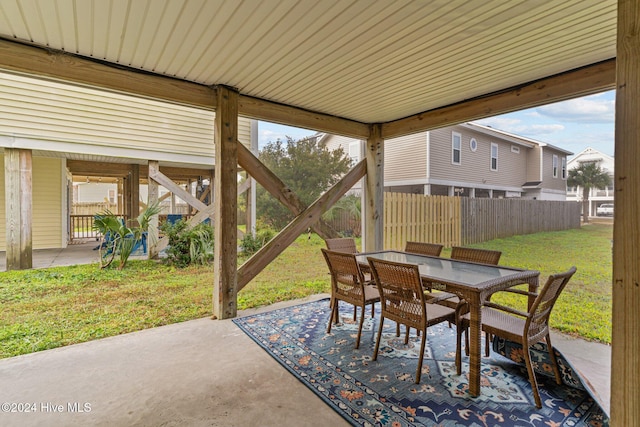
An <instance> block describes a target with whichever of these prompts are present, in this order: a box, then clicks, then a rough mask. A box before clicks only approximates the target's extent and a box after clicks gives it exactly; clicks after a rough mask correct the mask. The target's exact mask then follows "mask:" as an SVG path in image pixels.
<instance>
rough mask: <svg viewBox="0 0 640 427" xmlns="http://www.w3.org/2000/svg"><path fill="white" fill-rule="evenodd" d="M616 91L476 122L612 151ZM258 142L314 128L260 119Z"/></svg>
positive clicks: (578, 147) (576, 147)
mask: <svg viewBox="0 0 640 427" xmlns="http://www.w3.org/2000/svg"><path fill="white" fill-rule="evenodd" d="M614 112H615V92H614V91H609V92H603V93H599V94H596V95H590V96H585V97H582V98H576V99H571V100H569V101H563V102H558V103H555V104H549V105H545V106H542V107H537V108H532V109H528V110H522V111H518V112H515V113H509V114H503V115H500V116H495V117H490V118H486V119H482V120H477V121H476V122H477V123H479V124H482V125H485V126H491V127H493V128H495V129H499V130H503V131H505V132H509V133H513V134H516V135H521V136H525V137H527V138H531V139H534V140H536V141H542V142H547V143H549V144H552V145H556V146H558V147H560V148H564V149H565V150H569V151H572V152H573V153H575V154H578V153H580V152H581V151H582V150H584V149H585V148H587V147H591V148H595V149H596V150H599V151H602V152H603V153H605V154H608V155H611V156H613V155H614V116H615V114H614ZM258 133H259V136H258V144H259V146H260V147H262V146H264V145H265V144H266V143H267V142H269V141H275V140H277V139H278V138H280V139H281V140H283V141H284V140H285V139H286V136H290V137H292V138H294V139H300V138H304V137H305V136H309V135H313V134H314V133H315V132H314V131H311V130H307V129H299V128H294V127H290V126H283V125H277V124H273V123H267V122H260V123H259V125H258Z"/></svg>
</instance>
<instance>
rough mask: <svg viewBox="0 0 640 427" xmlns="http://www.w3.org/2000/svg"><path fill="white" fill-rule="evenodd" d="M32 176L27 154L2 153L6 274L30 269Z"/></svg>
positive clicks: (8, 151)
mask: <svg viewBox="0 0 640 427" xmlns="http://www.w3.org/2000/svg"><path fill="white" fill-rule="evenodd" d="M32 175H33V167H32V160H31V150H21V149H15V148H5V149H4V177H5V217H6V268H7V271H10V270H25V269H29V268H32V267H33V259H32V231H31V230H32V228H31V227H32V216H33V208H32V194H33V187H32Z"/></svg>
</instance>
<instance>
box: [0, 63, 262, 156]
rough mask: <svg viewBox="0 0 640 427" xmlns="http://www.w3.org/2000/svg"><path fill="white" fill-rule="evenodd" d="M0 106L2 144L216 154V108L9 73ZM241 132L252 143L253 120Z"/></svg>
mask: <svg viewBox="0 0 640 427" xmlns="http://www.w3.org/2000/svg"><path fill="white" fill-rule="evenodd" d="M0 109H1V110H2V115H0V146H1V145H3V146H12V147H15V148H32V149H44V150H51V151H65V152H73V153H86V152H87V149H90V151H91V152H92V154H104V155H113V154H114V152H115V153H116V154H117V149H126V150H127V153H128V156H131V154H130V153H135V151H136V150H138V151H140V152H142V153H145V156H140V157H139V158H145V159H148V157H146V153H153V152H156V153H164V154H165V156H164V157H167V156H166V154H169V153H170V154H178V153H179V154H180V155H181V156H195V157H194V161H195V162H197V161H199V160H201V159H202V158H203V157H204V158H206V157H208V158H213V156H214V151H215V150H214V146H213V132H214V112H213V111H207V110H202V109H197V108H192V107H186V106H182V105H177V104H170V103H166V102H158V101H154V100H150V99H144V98H138V97H133V96H128V95H122V94H119V93H112V92H107V91H98V90H94V89H91V88H86V87H80V86H73V85H69V84H63V83H57V82H51V81H45V80H39V79H33V78H29V77H25V76H19V75H12V74H4V73H0ZM238 133H239V139H240V141H241V142H242V143H243V144H246V145H247V146H250V144H251V120H250V119H248V118H244V117H241V118H240V119H239V121H238ZM16 139H17V140H18V141H19V142H18V143H17V144H16V142H15V141H16ZM38 142H39V143H38ZM56 143H58V144H60V143H66V145H64V146H56ZM68 143H71V145H69V144H68ZM35 145H37V146H35ZM74 147H77V149H75V148H74ZM134 158H135V157H134Z"/></svg>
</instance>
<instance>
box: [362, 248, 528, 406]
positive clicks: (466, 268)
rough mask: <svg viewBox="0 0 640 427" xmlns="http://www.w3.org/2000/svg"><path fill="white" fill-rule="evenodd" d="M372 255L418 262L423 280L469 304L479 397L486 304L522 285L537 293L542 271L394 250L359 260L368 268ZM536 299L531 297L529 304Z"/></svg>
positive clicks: (472, 374)
mask: <svg viewBox="0 0 640 427" xmlns="http://www.w3.org/2000/svg"><path fill="white" fill-rule="evenodd" d="M368 257H372V258H378V259H382V260H386V261H394V262H400V263H405V264H416V265H418V269H419V271H420V275H421V277H422V279H423V280H425V281H429V282H434V283H439V284H441V285H442V288H443V290H446V291H447V292H451V293H455V294H456V295H458V296H459V297H460V298H462V299H464V300H466V301H467V302H468V303H469V315H470V322H469V392H470V394H471V395H472V396H479V395H480V372H481V367H480V360H481V331H482V310H481V308H482V304H483V302H485V301H487V299H488V298H489V297H490V296H491V294H493V293H495V292H497V291H501V290H504V289H507V288H510V287H512V286H516V285H520V284H528V285H529V291H530V292H536V290H537V288H538V283H539V276H540V272H539V271H536V270H523V269H519V268H511V267H504V266H494V265H487V264H478V263H472V262H465V261H457V260H453V259H450V258H440V257H431V256H425V255H416V254H410V253H406V252H400V251H391V250H387V251H379V252H368V253H367V252H363V253H359V254H357V255H356V260H357V261H358V263H359V264H360V265H361V266H363V267H365V266H366V267H368V261H367V258H368ZM533 300H534V297H531V296H530V297H529V306H531V304H533Z"/></svg>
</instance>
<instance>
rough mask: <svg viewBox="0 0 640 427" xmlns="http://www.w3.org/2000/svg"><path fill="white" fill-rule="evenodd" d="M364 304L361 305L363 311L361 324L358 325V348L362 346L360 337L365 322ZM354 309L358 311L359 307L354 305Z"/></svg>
mask: <svg viewBox="0 0 640 427" xmlns="http://www.w3.org/2000/svg"><path fill="white" fill-rule="evenodd" d="M364 307H365V306H364V305H363V306H362V307H361V310H362V313H360V324H359V325H358V337H357V338H356V349H358V348H359V347H360V337H361V336H362V325H363V324H364ZM353 311H354V312H355V311H358V307H356V306H355V305H354V306H353Z"/></svg>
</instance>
